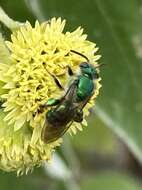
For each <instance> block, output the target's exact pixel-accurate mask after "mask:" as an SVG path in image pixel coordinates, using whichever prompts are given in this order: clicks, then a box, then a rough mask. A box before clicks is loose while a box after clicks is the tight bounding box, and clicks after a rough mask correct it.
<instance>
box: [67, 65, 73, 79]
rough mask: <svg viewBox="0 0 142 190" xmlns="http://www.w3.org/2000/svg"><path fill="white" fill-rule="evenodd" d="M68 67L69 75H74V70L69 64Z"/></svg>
mask: <svg viewBox="0 0 142 190" xmlns="http://www.w3.org/2000/svg"><path fill="white" fill-rule="evenodd" d="M67 69H68V75H69V76H73V75H74V73H73V70H72V69H71V68H70V66H69V65H68V66H67Z"/></svg>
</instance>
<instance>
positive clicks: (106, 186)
mask: <svg viewBox="0 0 142 190" xmlns="http://www.w3.org/2000/svg"><path fill="white" fill-rule="evenodd" d="M81 187H82V190H86V189H89V190H92V189H93V190H140V189H141V188H140V184H139V183H138V182H137V181H135V179H133V178H132V177H129V176H127V175H124V174H121V173H115V172H104V173H103V172H102V173H100V174H97V175H95V176H92V177H90V178H88V179H85V180H83V181H82V184H81Z"/></svg>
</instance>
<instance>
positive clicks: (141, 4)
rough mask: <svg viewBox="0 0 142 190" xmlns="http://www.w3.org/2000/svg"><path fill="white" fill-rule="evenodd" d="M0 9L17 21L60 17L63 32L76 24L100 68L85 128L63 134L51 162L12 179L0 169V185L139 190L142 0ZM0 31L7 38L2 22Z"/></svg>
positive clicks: (6, 2) (17, 3) (7, 2)
mask: <svg viewBox="0 0 142 190" xmlns="http://www.w3.org/2000/svg"><path fill="white" fill-rule="evenodd" d="M0 6H1V7H2V8H3V9H4V10H5V12H6V13H7V14H8V15H9V16H10V17H11V18H12V19H14V20H17V21H21V22H25V21H26V20H29V21H30V22H31V23H32V24H34V22H35V20H36V19H38V20H40V21H44V20H48V19H49V18H51V17H62V18H65V19H67V27H66V30H74V29H75V28H76V27H77V26H79V25H81V26H82V27H83V28H84V29H85V30H84V32H85V33H87V34H88V39H89V40H91V41H94V42H96V43H97V45H98V46H99V48H100V49H99V54H101V55H102V58H101V60H100V62H101V63H104V64H105V65H106V66H104V67H103V68H102V69H101V77H102V85H103V87H102V89H101V92H100V96H99V97H98V98H97V103H96V106H95V107H94V109H93V110H92V111H91V115H90V117H89V118H88V121H89V125H88V127H87V128H85V129H84V131H83V132H82V133H78V134H77V135H76V136H73V137H69V135H67V136H66V137H65V140H64V143H63V145H62V147H61V148H58V150H57V154H56V156H58V157H57V160H56V159H55V162H53V165H54V167H53V166H47V165H45V166H44V167H42V168H38V169H35V170H34V171H33V172H32V174H29V175H28V176H22V177H19V178H17V177H16V174H14V173H13V174H8V173H4V172H2V171H1V172H0V189H3V190H9V189H10V190H23V189H27V190H31V189H35V190H39V189H43V190H66V189H67V190H79V189H80V190H86V189H88V190H120V189H121V190H142V182H141V179H142V167H141V164H142V95H141V92H142V1H141V0H119V1H115V0H107V1H106V0H78V1H76V0H70V1H69V0H68V1H67V0H0ZM0 30H1V32H2V33H3V35H4V36H6V34H7V36H8V34H9V33H8V29H7V28H6V27H4V25H3V24H1V25H0ZM7 36H6V37H7ZM58 161H60V162H59V163H58ZM67 173H70V177H69V178H67V176H66V174H67Z"/></svg>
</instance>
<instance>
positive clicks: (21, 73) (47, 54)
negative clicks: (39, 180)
mask: <svg viewBox="0 0 142 190" xmlns="http://www.w3.org/2000/svg"><path fill="white" fill-rule="evenodd" d="M65 22H66V21H65V20H61V18H57V19H56V18H52V19H51V20H50V21H48V22H43V23H39V22H38V21H36V22H35V26H32V25H31V24H30V23H29V22H26V23H25V24H24V25H23V26H21V27H20V28H19V29H18V30H16V31H14V32H13V33H12V34H11V41H5V44H6V47H7V51H8V52H9V53H8V56H9V57H8V61H6V62H4V61H3V62H2V63H1V64H0V87H1V90H0V95H1V99H2V101H3V102H4V103H3V105H2V109H1V110H0V120H1V122H0V143H1V146H0V168H1V169H3V170H6V171H17V173H18V174H20V173H21V174H22V173H23V172H28V171H29V170H31V169H32V168H33V167H34V166H36V165H38V166H39V165H40V164H41V163H42V161H44V160H50V158H51V154H52V152H53V151H54V148H55V147H56V146H59V145H60V143H61V141H62V140H61V139H59V140H57V141H55V142H53V143H51V144H45V143H44V142H43V141H42V140H41V131H42V128H43V126H44V122H45V114H46V112H47V111H48V110H49V109H48V108H47V109H46V110H45V111H44V112H40V111H39V108H40V106H41V105H44V104H45V103H46V102H47V100H48V99H49V98H57V97H58V98H59V97H60V96H62V95H63V94H64V91H62V90H61V89H59V88H58V86H57V85H56V84H55V81H54V79H53V77H52V76H51V74H52V75H55V76H56V77H57V78H58V80H59V81H60V82H61V84H62V85H63V86H67V85H68V84H67V80H68V79H67V78H68V76H67V66H68V65H69V66H70V67H71V68H72V70H73V71H74V73H76V70H78V66H79V64H80V63H81V62H82V61H84V58H82V57H80V56H78V55H76V54H73V53H71V52H70V50H76V51H78V52H80V53H82V54H84V55H86V56H87V57H88V58H89V60H90V61H91V63H92V64H94V65H96V66H97V65H98V63H97V60H98V59H99V58H100V55H96V52H97V50H98V48H97V47H96V44H95V43H93V42H90V41H88V40H87V35H86V34H83V29H82V28H81V27H78V28H77V29H76V30H74V31H73V32H69V31H67V32H64V31H63V30H64V27H65ZM100 80H101V79H100V78H99V79H97V80H96V81H95V83H96V89H95V93H94V95H93V97H92V98H91V100H90V101H89V102H88V104H87V105H86V106H85V109H84V120H83V122H82V123H81V124H78V123H73V124H72V125H71V127H70V128H69V130H68V132H69V133H74V134H75V133H76V132H77V130H80V131H81V130H82V125H87V122H86V120H85V117H86V116H88V115H89V109H90V108H91V107H92V106H94V100H95V98H96V97H97V95H98V93H99V88H100V87H101V85H100Z"/></svg>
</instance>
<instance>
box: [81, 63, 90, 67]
mask: <svg viewBox="0 0 142 190" xmlns="http://www.w3.org/2000/svg"><path fill="white" fill-rule="evenodd" d="M80 67H81V68H88V67H89V65H88V63H87V62H82V63H80Z"/></svg>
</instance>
